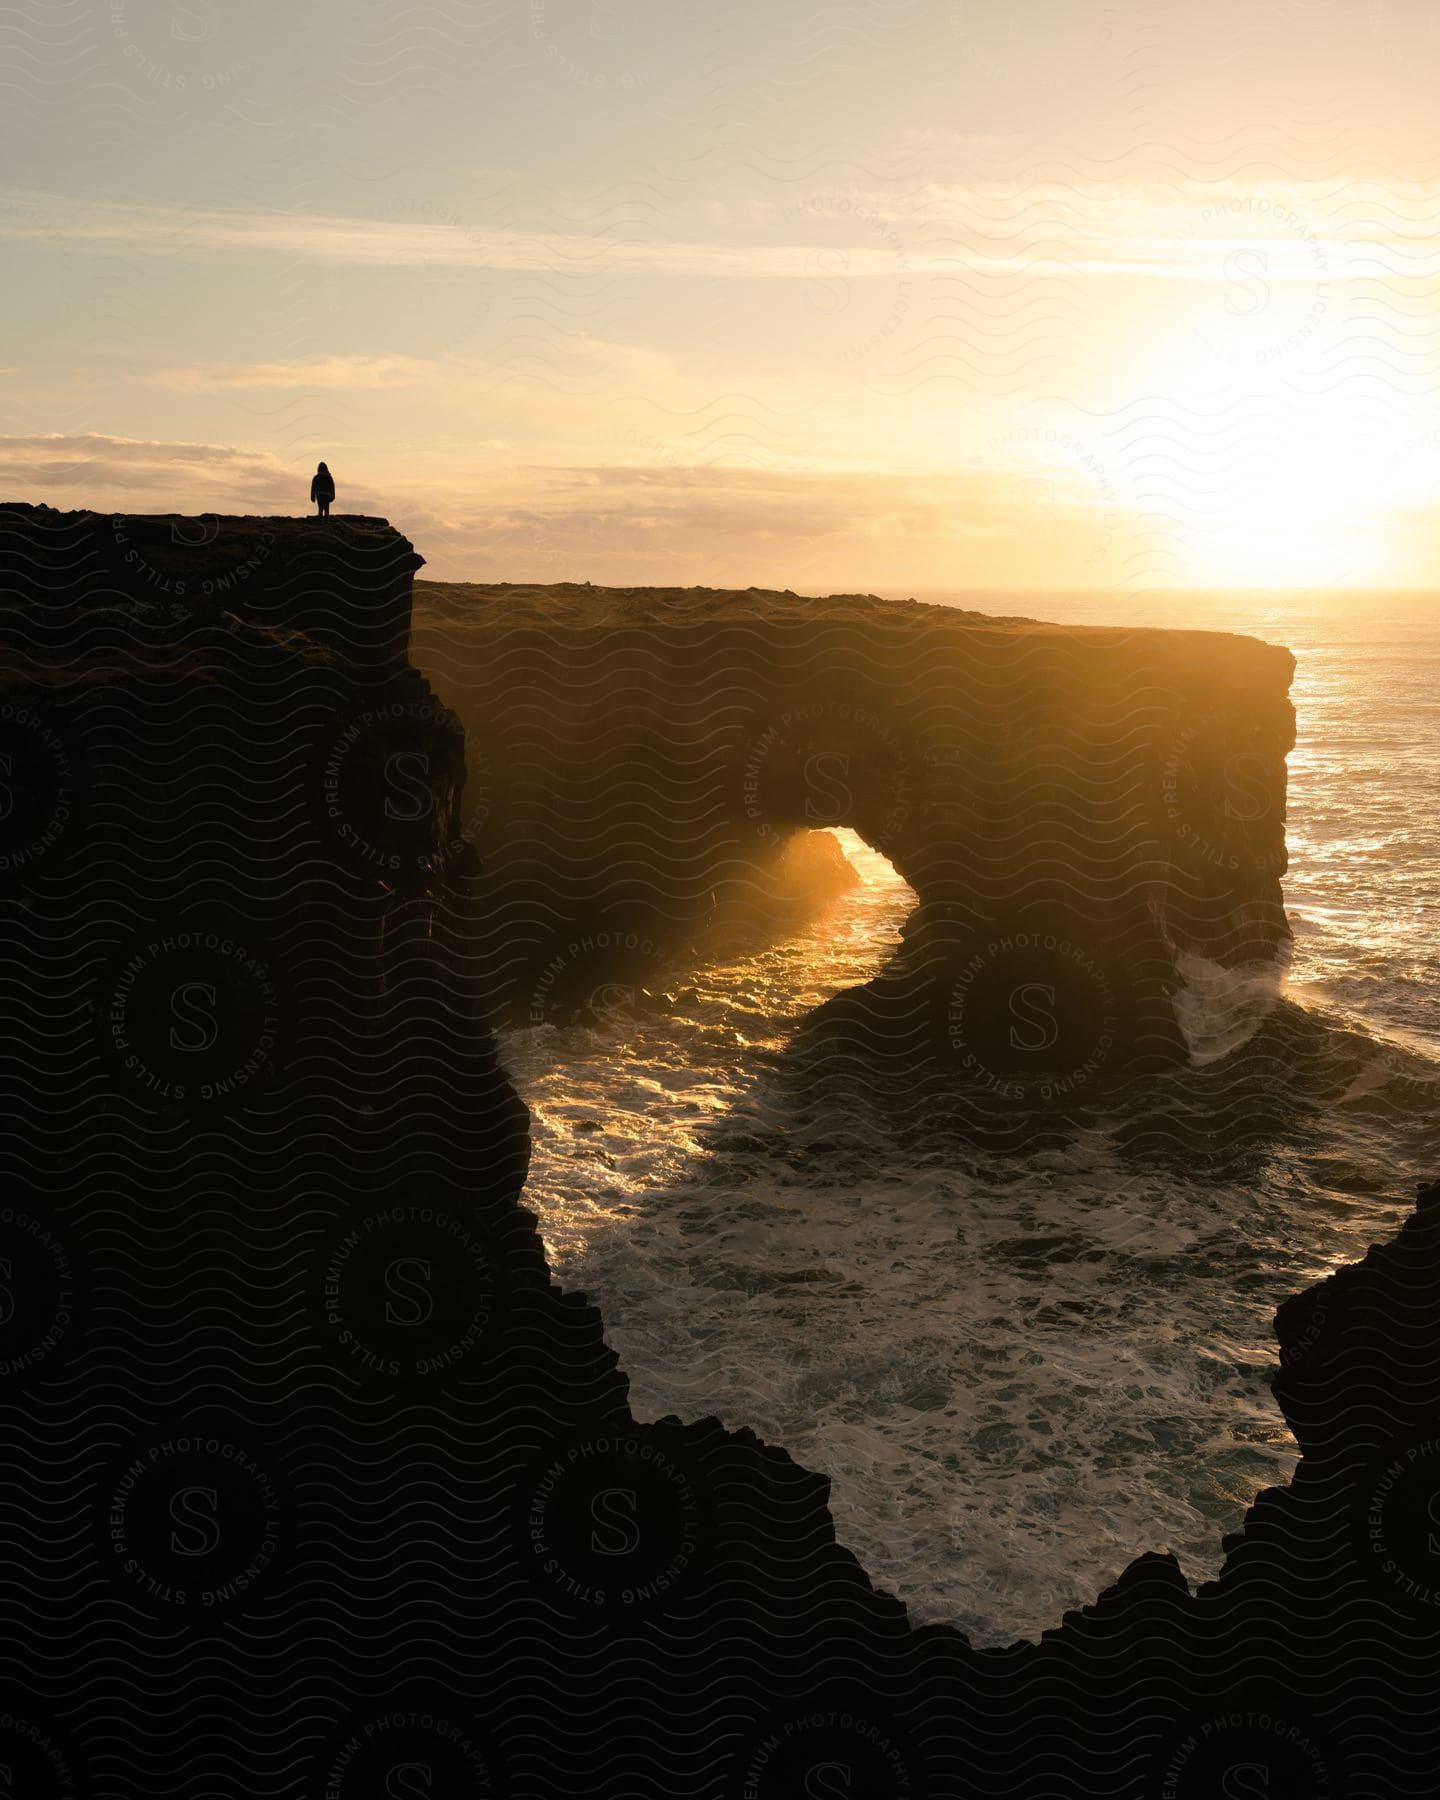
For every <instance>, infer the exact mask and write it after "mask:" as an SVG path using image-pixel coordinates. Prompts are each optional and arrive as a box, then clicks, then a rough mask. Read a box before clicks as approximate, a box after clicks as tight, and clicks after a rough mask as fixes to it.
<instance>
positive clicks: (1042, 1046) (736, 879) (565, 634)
mask: <svg viewBox="0 0 1440 1800" xmlns="http://www.w3.org/2000/svg"><path fill="white" fill-rule="evenodd" d="M416 646H417V657H418V659H419V660H420V661H421V663H422V665H429V666H431V667H432V669H433V679H434V680H435V681H436V683H437V685H439V686H440V687H441V688H442V689H443V691H444V692H445V693H446V695H447V697H448V698H449V700H450V702H451V704H452V705H453V706H454V707H455V709H456V711H457V712H458V713H459V714H460V715H461V716H462V717H463V718H464V720H465V723H466V727H467V731H468V733H469V737H470V745H471V750H470V756H471V768H472V773H473V774H474V775H475V776H476V778H477V781H478V784H479V786H480V789H481V790H482V791H483V803H482V804H481V805H480V806H478V807H477V820H476V838H477V842H478V843H479V844H480V846H481V848H482V851H483V853H484V856H485V861H486V865H487V873H486V893H487V904H488V907H489V909H490V916H491V917H492V918H494V919H495V920H496V921H497V932H498V936H499V938H500V940H501V941H503V942H504V944H505V946H506V951H507V954H508V956H509V958H510V962H509V965H508V967H507V968H506V969H505V970H502V969H501V968H500V965H499V963H498V961H497V966H496V973H495V977H494V980H495V985H496V986H497V988H499V989H503V988H504V987H505V986H506V984H507V983H508V984H509V985H510V986H511V987H512V988H513V989H514V995H513V1002H512V1003H513V1004H517V1005H519V1006H520V1007H521V1008H522V1009H523V1008H524V1007H525V1006H526V1005H527V1004H531V1000H530V994H529V993H528V992H527V991H526V988H527V983H528V984H530V987H531V989H533V986H534V984H535V982H536V980H537V979H539V978H538V977H537V975H536V970H537V969H539V970H542V971H543V970H544V969H545V968H546V967H547V964H548V963H550V962H554V961H558V962H559V963H560V964H562V965H563V966H564V967H565V968H566V969H567V970H568V969H570V968H572V967H574V966H576V965H583V966H584V968H585V970H586V974H587V976H588V977H593V978H595V979H599V978H600V976H599V975H598V973H597V971H598V970H599V969H600V968H601V967H602V966H603V965H604V964H605V960H606V955H607V951H606V949H605V947H594V946H592V947H591V948H589V949H587V948H586V947H585V942H584V940H585V937H586V933H587V931H588V932H589V933H590V934H591V935H593V934H594V932H595V931H596V929H597V928H598V927H600V926H602V925H606V926H610V927H611V928H612V930H613V931H614V933H616V934H617V935H620V936H621V937H623V938H624V940H625V943H626V944H628V945H630V946H631V949H632V953H634V952H636V951H638V953H639V954H641V955H644V954H646V953H649V954H652V955H654V956H655V957H656V958H657V960H663V957H664V953H665V948H666V946H668V945H673V944H675V943H676V942H677V941H680V940H683V938H684V937H685V935H686V934H687V933H689V934H693V933H695V932H697V931H699V930H702V929H704V928H705V927H706V926H707V925H708V924H709V922H710V920H711V919H712V917H713V915H714V914H715V913H716V912H717V911H719V912H720V913H721V914H728V915H730V916H732V917H734V918H735V919H740V920H744V919H747V918H748V920H749V922H750V925H751V927H752V928H753V929H754V930H755V931H763V930H764V929H765V928H766V926H767V924H768V925H770V926H771V927H772V928H773V927H774V926H775V925H776V922H777V917H779V918H780V920H781V922H782V923H783V914H784V893H783V890H785V889H787V887H788V889H789V891H790V892H791V894H792V895H793V893H794V892H795V891H796V889H797V888H798V889H799V891H800V892H801V893H802V894H803V893H804V891H805V889H806V886H807V883H808V884H809V886H810V888H811V890H812V892H813V894H814V897H815V898H816V899H817V900H818V899H823V898H826V897H828V895H829V893H830V892H832V891H833V889H832V888H830V887H828V886H827V884H826V881H825V879H824V874H823V870H816V871H815V872H814V873H812V874H809V875H808V876H807V877H805V878H804V879H801V880H799V881H798V882H797V880H796V878H795V877H794V875H793V873H791V874H787V872H786V866H785V865H786V858H787V856H788V857H793V856H794V855H795V854H796V852H795V845H796V844H797V841H798V842H799V843H801V844H805V843H808V842H809V841H810V840H811V838H812V835H813V834H814V833H816V832H820V833H823V832H824V831H825V828H826V827H831V826H848V827H851V828H853V829H854V830H855V831H856V832H858V833H859V835H860V836H861V837H862V838H864V839H865V841H866V842H867V843H869V844H870V845H871V846H873V847H874V848H875V849H876V850H878V851H880V852H882V853H883V854H884V855H885V856H886V857H888V858H889V859H890V861H891V862H892V863H893V864H894V866H895V868H896V869H897V870H898V872H899V873H900V874H901V875H902V876H903V877H904V879H905V880H906V881H907V882H908V883H909V884H910V886H911V887H912V888H913V889H914V890H915V893H916V895H917V898H918V905H917V907H916V910H915V912H914V914H913V915H912V916H911V918H910V920H909V921H908V923H907V926H906V929H905V945H904V949H903V951H902V953H901V959H900V960H901V965H902V966H901V969H900V971H899V972H898V973H897V974H895V975H894V976H893V977H889V978H887V979H886V980H885V981H882V982H879V983H875V984H872V986H871V987H870V988H868V989H866V990H865V991H864V994H863V997H861V998H857V999H855V1000H853V1001H852V1003H851V1004H850V1006H849V1007H848V1010H847V1009H841V1010H839V1011H836V1012H834V1013H832V1015H831V1018H830V1025H831V1027H832V1028H834V1029H835V1030H839V1031H844V1032H854V1033H859V1034H860V1035H861V1036H862V1037H868V1039H869V1040H870V1041H871V1042H872V1047H873V1044H874V1043H883V1044H885V1045H887V1046H888V1051H889V1053H890V1054H891V1055H893V1056H901V1057H903V1056H909V1055H916V1054H921V1053H922V1051H923V1054H925V1055H927V1056H930V1055H938V1056H939V1057H941V1058H942V1059H950V1060H954V1061H955V1062H956V1063H958V1064H960V1065H962V1066H963V1065H964V1064H965V1059H966V1058H969V1059H970V1062H971V1063H972V1064H973V1065H974V1066H975V1067H976V1068H977V1069H979V1070H982V1071H983V1072H984V1073H985V1074H986V1076H987V1077H989V1078H991V1079H994V1080H1001V1079H1003V1078H1005V1077H1006V1076H1007V1075H1009V1074H1013V1073H1014V1072H1015V1070H1014V1069H1013V1068H1007V1067H1005V1066H1003V1065H1004V1064H1005V1062H1006V1060H1007V1056H1008V1060H1009V1061H1010V1062H1011V1063H1014V1062H1015V1061H1016V1060H1017V1058H1016V1055H1015V1054H1012V1053H1014V1052H1018V1060H1019V1061H1020V1062H1021V1064H1023V1067H1024V1070H1025V1071H1026V1072H1029V1073H1034V1072H1038V1071H1039V1070H1041V1069H1042V1068H1043V1070H1044V1072H1045V1073H1046V1074H1047V1075H1048V1076H1050V1077H1052V1078H1053V1077H1057V1076H1064V1075H1065V1074H1067V1073H1069V1074H1071V1075H1073V1074H1074V1073H1075V1071H1077V1070H1081V1071H1083V1069H1084V1067H1085V1065H1086V1064H1087V1063H1095V1064H1100V1063H1103V1064H1105V1065H1106V1066H1107V1067H1108V1068H1109V1069H1110V1070H1112V1071H1114V1070H1116V1069H1120V1068H1124V1069H1128V1070H1131V1071H1134V1070H1143V1069H1149V1068H1163V1067H1166V1066H1170V1065H1172V1064H1174V1063H1175V1062H1177V1061H1178V1060H1180V1059H1181V1058H1182V1057H1183V1041H1182V1039H1181V1035H1180V1033H1179V1030H1178V1028H1177V1025H1176V1022H1175V1017H1174V1012H1173V1008H1172V1005H1171V998H1170V996H1171V993H1172V991H1173V989H1174V986H1175V982H1176V957H1177V955H1178V953H1179V952H1181V951H1185V950H1190V951H1198V952H1200V953H1202V954H1204V955H1205V956H1207V957H1210V958H1213V959H1214V960H1216V961H1219V962H1221V963H1226V964H1243V963H1253V962H1258V961H1263V960H1264V959H1266V958H1271V957H1274V956H1275V955H1276V953H1277V951H1278V950H1279V949H1280V947H1281V946H1282V945H1283V944H1284V942H1285V941H1286V939H1287V938H1288V935H1289V928H1288V926H1287V924H1286V921H1285V915H1284V910H1283V907H1282V904H1281V895H1280V876H1281V875H1282V874H1283V873H1284V869H1285V836H1284V811H1285V757H1286V753H1287V752H1288V750H1289V749H1290V748H1291V746H1292V744H1293V742H1294V714H1293V709H1292V708H1291V705H1290V702H1289V700H1288V698H1287V694H1288V689H1289V684H1290V678H1291V674H1292V672H1293V667H1294V664H1293V659H1292V658H1291V656H1290V655H1289V653H1288V652H1287V651H1285V650H1280V649H1276V648H1275V647H1273V646H1271V645H1267V644H1262V643H1259V642H1257V641H1256V640H1254V639H1252V638H1245V637H1236V636H1231V635H1227V634H1223V633H1216V632H1199V631H1183V632H1181V631H1175V632H1171V631H1155V630H1128V629H1119V628H1108V627H1107V628H1098V627H1096V628H1089V627H1080V628H1074V627H1062V626H1057V625H1044V624H1037V623H1035V622H1034V621H1029V620H1024V619H995V618H990V617H987V616H985V615H982V614H977V613H966V612H959V611H957V610H955V609H953V608H949V607H941V606H924V605H920V604H918V603H916V602H914V601H884V600H877V599H874V598H872V597H869V596H866V595H856V594H840V595H831V596H829V597H828V598H824V599H819V598H802V597H797V596H796V595H794V594H788V593H787V594H781V593H767V592H765V591H763V590H761V589H757V588H750V589H748V590H745V591H744V592H729V591H722V590H712V589H703V588H692V589H673V588H638V589H626V590H616V589H604V588H591V587H589V586H588V585H587V586H583V587H580V586H573V585H562V586H556V587H485V586H459V585H452V584H440V583H435V582H422V583H421V584H419V587H418V590H417V611H416ZM806 854H807V856H810V857H811V858H812V862H813V852H810V851H807V852H806ZM547 909H548V916H549V917H550V918H551V920H552V921H553V923H552V924H551V925H550V926H549V927H548V928H547V929H546V930H545V931H543V932H541V933H539V934H538V935H537V932H536V923H535V922H536V921H537V920H540V919H542V918H545V917H547ZM738 935H743V933H740V934H738ZM527 939H528V940H529V941H531V942H532V943H533V949H531V950H530V952H529V953H528V955H527V954H526V953H524V952H523V951H522V949H521V945H522V944H523V943H524V942H526V941H527ZM632 940H633V941H632ZM517 958H518V959H519V967H518V968H517V966H516V959H517Z"/></svg>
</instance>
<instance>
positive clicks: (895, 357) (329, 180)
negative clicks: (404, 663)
mask: <svg viewBox="0 0 1440 1800" xmlns="http://www.w3.org/2000/svg"><path fill="white" fill-rule="evenodd" d="M0 79H3V84H4V86H3V93H4V101H5V104H4V106H3V108H0V148H3V158H0V175H3V180H4V185H3V187H0V258H3V280H4V286H3V292H4V298H5V316H6V325H7V329H6V331H5V334H4V339H3V342H0V497H8V498H15V499H29V500H44V501H47V502H48V503H49V504H51V505H54V506H59V507H76V506H90V507H95V508H100V509H106V510H122V509H123V510H127V511H171V510H183V511H187V512H205V511H210V512H228V513H234V512H242V513H244V512H255V513H299V512H304V511H306V510H307V509H308V489H309V478H310V475H311V473H312V472H313V470H314V467H315V464H316V462H317V461H318V460H319V459H320V458H322V457H323V458H324V459H325V460H326V461H328V463H329V464H330V467H331V469H332V470H333V472H334V474H335V477H336V481H337V486H338V490H339V492H338V498H337V502H336V511H337V512H342V513H343V512H363V513H369V514H377V515H380V516H384V517H388V518H389V519H391V520H392V521H393V522H394V523H395V524H396V525H397V526H399V527H400V528H401V529H402V530H404V531H405V532H406V533H407V534H408V535H409V536H410V537H411V538H412V539H413V540H414V541H415V543H416V545H417V547H418V548H419V549H420V550H421V552H422V553H423V554H424V555H425V557H426V558H427V561H428V564H429V567H428V570H427V573H429V574H431V575H432V576H436V577H439V578H442V579H450V580H467V579H468V580H475V581H511V580H534V581H561V580H587V579H588V580H593V581H596V582H604V583H618V584H626V585H629V584H637V583H655V584H661V585H666V584H675V583H685V584H689V583H704V584H707V585H713V586H741V587H744V586H750V585H752V584H753V585H755V586H762V587H792V588H795V589H796V590H797V591H807V590H808V591H821V592H830V591H842V590H846V591H849V590H857V589H861V590H874V589H881V590H884V591H887V592H896V591H923V590H927V589H937V588H950V589H973V590H996V591H1003V590H1027V589H1054V588H1065V589H1080V588H1086V589H1101V590H1103V589H1115V590H1123V591H1125V592H1147V591H1154V590H1159V589H1165V588H1170V587H1177V586H1180V587H1185V586H1188V587H1203V588H1214V587H1232V586H1233V587H1253V586H1276V587H1280V588H1284V587H1289V586H1295V587H1316V586H1335V587H1358V588H1372V589H1373V588H1375V587H1380V586H1416V587H1426V586H1430V585H1440V310H1437V307H1440V231H1437V221H1440V159H1437V157H1436V154H1435V152H1436V149H1437V141H1436V140H1437V133H1440V123H1437V109H1436V107H1435V105H1434V95H1435V91H1436V87H1437V82H1440V7H1436V6H1435V5H1433V4H1422V3H1421V0H1352V3H1350V4H1344V5H1341V4H1326V3H1325V0H1288V3H1286V4H1280V5H1266V4H1264V3H1263V0H1260V3H1258V4H1246V5H1240V4H1234V3H1232V0H1221V3H1220V4H1218V5H1214V6H1208V7H1206V8H1201V7H1197V6H1195V5H1194V4H1193V0H1166V3H1164V4H1158V5H1146V4H1137V5H1125V6H1106V5H1104V4H1095V3H1094V0H1085V3H1083V4H1082V3H1081V0H1008V3H1006V4H1002V3H1001V0H987V3H986V4H983V5H982V4H978V3H976V0H851V3H846V0H838V3H831V0H725V3H724V4H721V5H710V4H700V3H698V0H416V3H414V4H407V3H397V0H344V3H343V4H342V3H341V0H283V4H281V3H276V0H17V4H15V5H13V6H11V7H8V8H6V9H5V10H4V12H3V14H0Z"/></svg>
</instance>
